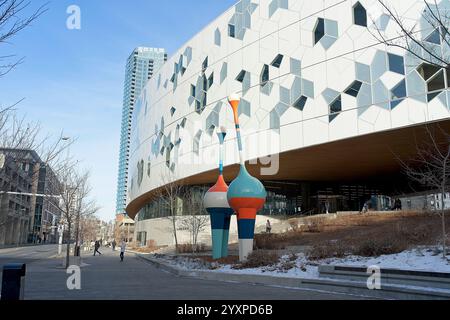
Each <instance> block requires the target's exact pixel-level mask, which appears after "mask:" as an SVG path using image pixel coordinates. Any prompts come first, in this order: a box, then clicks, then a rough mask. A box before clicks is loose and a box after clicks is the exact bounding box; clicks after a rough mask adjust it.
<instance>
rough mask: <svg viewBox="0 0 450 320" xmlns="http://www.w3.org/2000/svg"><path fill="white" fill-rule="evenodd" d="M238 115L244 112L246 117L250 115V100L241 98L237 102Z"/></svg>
mask: <svg viewBox="0 0 450 320" xmlns="http://www.w3.org/2000/svg"><path fill="white" fill-rule="evenodd" d="M238 113H239V116H240V115H241V114H245V115H246V116H247V117H251V105H250V102H249V101H247V100H245V99H241V102H240V103H239V112H238Z"/></svg>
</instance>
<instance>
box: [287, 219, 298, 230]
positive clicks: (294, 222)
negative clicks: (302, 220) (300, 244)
mask: <svg viewBox="0 0 450 320" xmlns="http://www.w3.org/2000/svg"><path fill="white" fill-rule="evenodd" d="M289 226H290V227H291V229H292V231H298V229H299V222H298V219H291V220H289Z"/></svg>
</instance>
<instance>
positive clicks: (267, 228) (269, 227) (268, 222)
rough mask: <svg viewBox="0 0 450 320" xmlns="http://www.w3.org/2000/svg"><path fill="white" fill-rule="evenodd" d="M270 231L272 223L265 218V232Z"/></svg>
mask: <svg viewBox="0 0 450 320" xmlns="http://www.w3.org/2000/svg"><path fill="white" fill-rule="evenodd" d="M270 231H272V225H271V224H270V221H269V219H267V222H266V233H270Z"/></svg>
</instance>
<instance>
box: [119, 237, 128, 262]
mask: <svg viewBox="0 0 450 320" xmlns="http://www.w3.org/2000/svg"><path fill="white" fill-rule="evenodd" d="M126 247H127V244H126V242H125V240H122V243H121V244H120V262H122V261H123V255H124V254H125V248H126Z"/></svg>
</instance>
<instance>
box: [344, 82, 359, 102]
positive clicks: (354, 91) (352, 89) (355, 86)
mask: <svg viewBox="0 0 450 320" xmlns="http://www.w3.org/2000/svg"><path fill="white" fill-rule="evenodd" d="M361 86H362V82H361V81H358V80H356V81H353V83H352V84H351V85H350V86H349V87H348V88H347V89H346V90H345V91H344V92H345V93H346V94H349V95H351V96H353V97H355V98H356V97H357V96H358V93H359V89H361Z"/></svg>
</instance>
